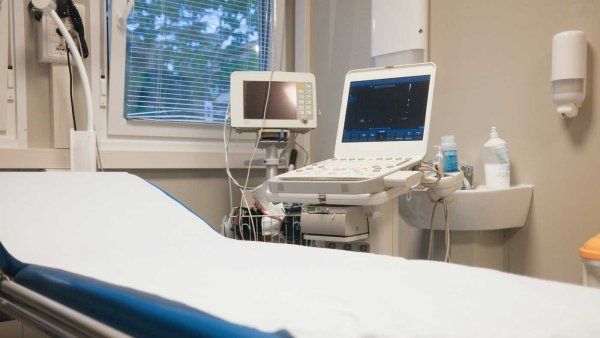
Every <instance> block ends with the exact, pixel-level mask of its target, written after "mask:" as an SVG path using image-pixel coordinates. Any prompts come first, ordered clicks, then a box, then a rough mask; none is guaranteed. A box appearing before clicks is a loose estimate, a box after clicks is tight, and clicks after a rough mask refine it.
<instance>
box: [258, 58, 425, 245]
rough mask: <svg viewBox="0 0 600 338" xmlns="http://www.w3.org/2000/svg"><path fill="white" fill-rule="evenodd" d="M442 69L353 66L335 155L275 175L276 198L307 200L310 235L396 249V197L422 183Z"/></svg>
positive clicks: (273, 192)
mask: <svg viewBox="0 0 600 338" xmlns="http://www.w3.org/2000/svg"><path fill="white" fill-rule="evenodd" d="M435 71H436V67H435V64H433V63H422V64H413V65H402V66H393V67H382V68H371V69H362V70H353V71H350V72H348V73H347V75H346V79H345V83H344V90H343V95H342V102H341V109H340V117H339V123H338V129H337V137H336V143H335V151H334V157H333V158H330V159H328V160H325V161H321V162H318V163H314V164H311V165H309V166H306V167H303V168H299V169H296V170H293V171H290V172H287V173H284V174H281V175H278V176H276V177H273V178H271V179H270V180H269V192H268V197H269V199H270V200H271V201H273V202H299V203H303V210H302V232H303V236H304V238H305V239H312V240H324V241H326V242H332V243H336V242H342V243H346V244H344V246H345V248H349V246H348V245H351V244H352V243H358V244H357V245H359V246H360V250H361V251H377V252H378V253H385V254H392V255H398V250H399V247H398V246H399V244H398V243H399V239H398V236H400V234H399V232H400V230H399V229H398V217H399V216H398V213H397V205H398V197H399V196H402V195H406V194H407V193H410V190H411V189H412V188H414V187H416V186H418V185H419V184H420V183H421V180H422V179H423V173H422V172H421V171H419V170H418V169H415V170H413V171H411V169H413V168H416V167H417V166H418V165H419V164H420V163H421V162H422V161H423V159H424V157H425V154H426V151H427V139H428V135H429V123H430V120H431V103H432V100H433V90H434V84H435Z"/></svg>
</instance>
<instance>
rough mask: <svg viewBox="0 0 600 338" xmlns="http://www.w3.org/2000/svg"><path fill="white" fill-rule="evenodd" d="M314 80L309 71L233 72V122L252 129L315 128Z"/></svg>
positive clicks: (238, 127) (241, 127)
mask: <svg viewBox="0 0 600 338" xmlns="http://www.w3.org/2000/svg"><path fill="white" fill-rule="evenodd" d="M314 82H315V81H314V76H313V75H312V74H309V73H287V72H273V73H272V74H271V72H234V73H233V74H232V75H231V102H232V105H231V108H232V109H231V126H232V127H233V128H236V129H249V130H256V129H260V128H265V129H289V130H308V129H313V128H315V127H316V98H315V83H314Z"/></svg>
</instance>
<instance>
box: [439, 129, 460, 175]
mask: <svg viewBox="0 0 600 338" xmlns="http://www.w3.org/2000/svg"><path fill="white" fill-rule="evenodd" d="M441 148H442V154H443V155H444V172H446V173H455V172H458V151H457V148H456V143H454V135H446V136H442V146H441Z"/></svg>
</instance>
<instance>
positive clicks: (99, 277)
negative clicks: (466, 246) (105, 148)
mask: <svg viewBox="0 0 600 338" xmlns="http://www.w3.org/2000/svg"><path fill="white" fill-rule="evenodd" d="M0 243H1V244H2V247H1V248H0V268H1V269H2V273H3V279H2V282H0V309H1V310H2V311H4V312H7V313H9V314H11V315H13V316H15V317H17V318H19V319H21V320H23V321H25V322H27V323H29V324H31V325H35V326H37V327H39V328H42V329H44V330H46V331H48V332H51V333H52V332H54V333H56V332H63V333H65V332H66V333H69V332H70V333H71V334H73V335H74V336H79V335H92V336H93V335H99V336H102V335H104V336H119V335H131V336H142V337H143V336H146V337H168V336H174V337H175V336H176V337H210V336H221V337H233V336H240V337H263V336H264V337H270V336H273V337H286V336H290V335H291V336H298V337H367V336H368V337H404V336H405V337H414V336H424V337H431V336H438V337H440V336H444V337H481V336H496V337H514V336H528V337H548V336H576V337H600V320H599V319H598V318H600V291H598V290H595V289H589V288H584V287H580V286H575V285H567V284H562V283H557V282H549V281H542V280H537V279H532V278H527V277H521V276H516V275H511V274H507V273H502V272H497V271H492V270H487V269H478V268H470V267H465V266H459V265H454V264H446V263H437V262H427V261H409V260H405V259H402V258H394V257H387V256H378V255H373V254H363V253H353V252H345V251H338V250H328V249H318V248H311V247H301V246H296V245H283V244H270V243H255V242H242V241H236V240H231V239H227V238H224V237H222V236H221V235H220V234H218V233H217V232H215V231H214V230H213V229H212V228H211V227H210V226H209V225H207V223H206V222H204V221H203V220H202V219H201V218H200V217H199V216H197V215H195V214H194V213H193V212H191V211H190V210H188V209H187V208H185V207H184V206H183V205H181V204H180V203H179V202H177V201H176V200H174V199H173V198H172V197H170V196H168V195H167V194H166V193H164V192H163V191H161V190H160V189H159V188H157V187H155V186H153V185H151V184H149V183H147V182H146V181H144V180H142V179H140V178H138V177H136V176H133V175H129V174H124V173H70V172H65V173H0Z"/></svg>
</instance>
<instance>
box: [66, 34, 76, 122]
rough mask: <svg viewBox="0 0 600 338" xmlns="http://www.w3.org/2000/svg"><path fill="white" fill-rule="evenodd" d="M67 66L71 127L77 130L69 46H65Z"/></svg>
mask: <svg viewBox="0 0 600 338" xmlns="http://www.w3.org/2000/svg"><path fill="white" fill-rule="evenodd" d="M67 67H68V68H69V96H70V101H71V116H72V117H73V129H75V130H77V119H76V118H75V104H74V103H73V70H72V69H71V50H70V49H69V46H67Z"/></svg>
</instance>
